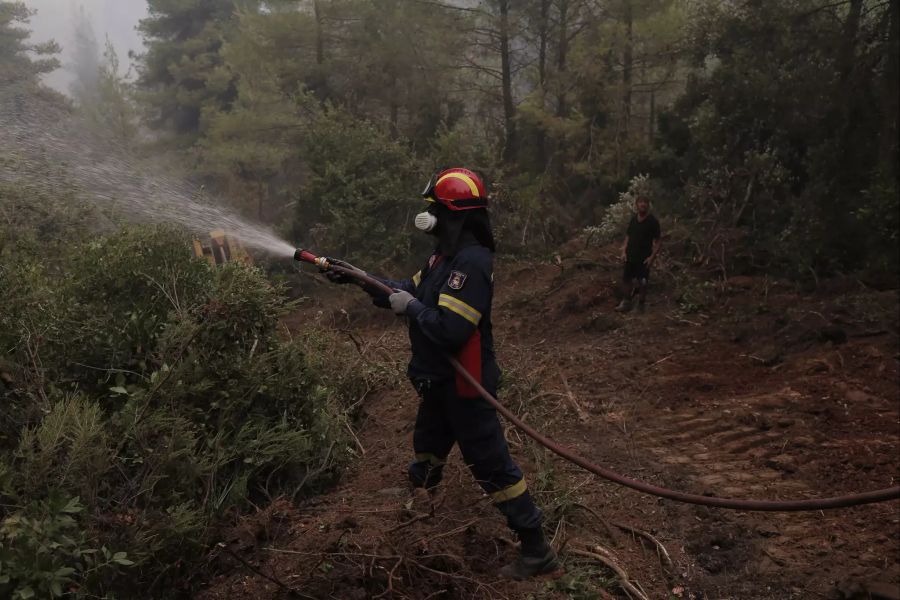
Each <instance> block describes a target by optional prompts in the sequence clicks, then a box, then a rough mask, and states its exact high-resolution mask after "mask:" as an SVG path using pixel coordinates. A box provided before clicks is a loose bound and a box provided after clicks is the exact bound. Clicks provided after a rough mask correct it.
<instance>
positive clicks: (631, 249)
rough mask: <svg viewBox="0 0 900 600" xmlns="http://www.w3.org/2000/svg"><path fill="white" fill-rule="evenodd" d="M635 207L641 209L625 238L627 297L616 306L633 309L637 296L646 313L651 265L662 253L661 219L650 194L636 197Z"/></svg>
mask: <svg viewBox="0 0 900 600" xmlns="http://www.w3.org/2000/svg"><path fill="white" fill-rule="evenodd" d="M634 207H635V210H636V211H637V212H636V214H635V215H634V216H632V217H631V221H629V223H628V231H627V233H626V234H625V241H624V242H622V259H623V260H624V261H625V271H624V273H623V274H622V292H623V294H624V296H623V298H622V301H621V302H620V303H619V305H618V306H616V310H617V311H618V312H628V311H630V310H631V307H632V302H633V300H634V297H635V296H637V297H638V310H640V311H641V312H643V310H644V303H645V302H646V300H647V281H648V280H649V279H650V267H651V266H653V262H654V261H655V260H656V256H657V255H658V254H659V247H660V237H661V231H660V227H659V221H658V220H657V219H656V217H654V216H653V215H652V214H650V200H649V199H648V198H647V196H646V194H639V195H638V196H636V197H635V200H634Z"/></svg>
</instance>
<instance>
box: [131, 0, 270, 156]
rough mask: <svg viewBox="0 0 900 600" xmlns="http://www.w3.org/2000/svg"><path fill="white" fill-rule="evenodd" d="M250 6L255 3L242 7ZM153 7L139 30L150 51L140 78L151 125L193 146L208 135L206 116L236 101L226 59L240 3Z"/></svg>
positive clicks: (203, 1)
mask: <svg viewBox="0 0 900 600" xmlns="http://www.w3.org/2000/svg"><path fill="white" fill-rule="evenodd" d="M248 4H249V5H250V6H253V5H254V4H255V3H254V2H252V1H251V2H244V3H242V5H244V6H245V5H248ZM148 7H149V12H150V16H149V17H148V18H146V19H144V20H142V21H141V23H140V26H139V30H140V31H141V32H142V33H143V35H144V40H145V44H146V45H147V52H146V54H144V55H143V56H142V57H141V64H140V69H139V79H138V85H139V87H140V89H141V90H142V99H143V103H144V105H145V107H146V112H147V114H146V117H147V122H148V124H149V125H150V126H151V127H154V128H157V129H161V130H168V131H171V132H173V133H175V134H176V136H178V140H179V141H180V142H182V143H183V144H185V145H190V144H192V143H193V142H194V141H195V140H196V139H197V136H198V134H199V133H201V131H202V130H203V127H204V122H203V116H204V113H205V112H208V111H213V110H222V109H227V108H228V107H229V106H230V105H231V103H232V102H233V101H234V98H235V94H236V89H235V85H234V81H232V80H231V79H230V78H228V77H227V76H223V75H224V74H223V71H222V62H223V61H222V55H221V50H222V46H223V44H224V43H225V41H226V40H227V39H228V37H229V36H230V35H231V34H232V32H233V31H234V28H235V24H236V17H235V2H234V1H233V0H148Z"/></svg>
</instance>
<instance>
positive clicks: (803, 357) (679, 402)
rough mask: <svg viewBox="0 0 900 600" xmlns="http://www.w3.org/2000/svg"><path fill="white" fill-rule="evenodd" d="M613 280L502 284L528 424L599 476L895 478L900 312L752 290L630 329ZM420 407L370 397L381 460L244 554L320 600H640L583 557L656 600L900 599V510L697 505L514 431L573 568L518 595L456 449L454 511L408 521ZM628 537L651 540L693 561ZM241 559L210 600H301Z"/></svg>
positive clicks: (547, 268) (852, 482) (884, 299)
mask: <svg viewBox="0 0 900 600" xmlns="http://www.w3.org/2000/svg"><path fill="white" fill-rule="evenodd" d="M614 278H615V273H614V271H612V270H608V271H606V270H600V272H599V273H597V272H592V271H586V270H584V269H579V268H577V266H576V267H572V268H568V269H565V270H561V269H560V268H559V267H558V266H552V265H537V266H535V265H506V266H505V269H504V270H503V271H502V274H501V275H500V276H499V277H498V282H497V285H498V289H499V290H500V292H499V294H498V298H497V300H496V301H495V313H496V315H497V316H496V317H495V323H496V335H497V339H498V347H499V355H500V359H501V362H502V365H503V367H504V369H505V371H506V375H507V388H506V390H504V391H503V394H502V399H503V400H504V401H505V402H506V403H507V405H508V406H510V407H511V408H512V409H513V410H515V411H516V412H518V413H519V414H520V415H522V416H524V417H525V418H526V420H527V421H529V422H530V423H532V424H534V425H536V426H538V428H539V429H542V430H544V431H546V432H548V433H549V434H550V435H551V436H552V437H554V438H556V439H557V440H558V441H560V442H563V443H565V444H567V445H569V446H572V447H574V448H575V449H577V450H578V451H579V452H581V453H582V454H584V455H585V456H587V457H589V458H591V459H593V460H594V461H596V462H600V463H602V464H606V465H608V466H610V467H612V468H614V469H616V470H618V471H620V472H622V473H625V474H627V475H630V476H632V477H636V478H641V479H645V480H647V481H650V482H653V483H658V484H663V485H668V486H671V487H674V488H676V489H682V490H686V491H694V492H699V493H709V494H715V495H721V496H732V497H747V498H784V499H786V498H806V497H820V496H830V495H837V494H841V493H847V492H853V491H862V490H867V489H873V488H880V487H886V486H888V485H892V484H893V483H894V482H895V481H896V477H897V475H898V473H900V460H898V455H900V453H898V452H897V450H898V447H900V420H898V419H900V393H898V387H897V380H898V379H897V378H898V374H900V353H898V345H897V344H898V337H897V334H898V324H897V296H896V293H894V292H873V291H870V292H866V293H859V292H853V293H850V294H847V293H843V294H828V293H822V294H819V295H818V296H815V297H805V298H801V297H799V296H798V295H797V294H796V293H794V292H793V291H791V290H789V289H788V288H787V287H785V286H778V285H774V286H773V285H771V284H770V282H768V281H756V280H748V279H746V278H744V279H743V280H740V281H737V282H735V284H734V285H732V286H731V287H730V288H722V289H720V290H719V291H718V294H717V297H716V302H715V308H714V309H712V310H709V311H707V312H706V313H705V314H704V313H703V312H701V313H699V314H687V315H684V314H682V313H680V312H679V311H678V310H676V309H677V305H676V303H675V302H674V301H673V300H672V299H671V298H669V297H667V296H666V289H667V288H666V286H665V285H663V286H661V290H659V291H657V294H656V295H655V296H654V297H652V304H651V306H650V307H649V309H648V311H647V313H646V314H644V315H636V314H633V315H632V314H629V315H625V316H621V315H617V314H614V313H613V312H612V311H611V308H612V306H613V305H614V303H615V300H614V298H613V297H612V295H611V282H612V281H613V280H614ZM353 302H356V300H354V301H353ZM349 306H352V307H353V308H352V309H351V310H350V312H349V314H348V313H344V314H343V315H342V318H343V319H345V320H349V321H350V322H351V323H353V322H354V320H361V321H363V320H364V321H365V327H364V328H363V329H362V330H361V331H362V332H363V333H362V335H363V337H364V338H365V339H368V340H370V341H374V340H376V339H377V340H378V342H377V343H378V344H379V345H380V346H381V347H382V349H383V350H385V351H386V352H382V353H381V354H400V355H401V357H402V356H405V354H404V353H405V348H406V345H405V344H406V342H405V339H404V332H403V330H402V329H401V328H400V327H399V326H398V325H397V324H395V323H393V322H392V320H391V319H390V316H387V317H385V316H380V317H378V318H377V319H375V321H374V322H373V321H372V319H371V318H370V317H366V316H364V315H368V312H367V311H368V307H367V305H366V302H365V301H364V300H361V301H359V302H358V304H351V305H349ZM318 310H320V307H318V306H313V307H311V308H308V309H306V312H305V314H309V312H310V311H318ZM385 329H387V331H388V334H387V335H384V331H385ZM415 407H416V400H415V397H414V396H413V394H412V393H411V392H410V391H409V390H408V389H407V388H406V386H404V385H402V384H401V385H399V386H397V387H396V388H393V389H388V390H383V391H381V392H379V393H377V394H376V395H374V396H372V397H370V398H368V399H367V400H366V402H365V405H364V410H365V418H364V420H363V421H362V422H361V423H360V424H359V431H358V432H357V435H358V438H359V445H360V446H361V448H362V449H364V450H365V452H364V453H363V452H362V450H360V452H359V454H360V455H359V457H358V461H357V463H356V465H355V467H354V468H352V469H350V471H349V472H348V473H347V475H346V476H345V477H344V478H343V480H342V483H341V484H340V485H339V486H338V487H337V488H336V489H334V490H332V491H330V492H329V493H327V494H325V495H323V496H321V497H319V498H317V499H316V500H315V501H314V502H311V503H308V504H305V505H302V506H291V505H289V504H287V503H283V502H281V503H276V504H275V505H274V506H273V507H271V508H269V509H267V510H265V511H263V512H261V513H260V514H259V515H256V516H255V517H254V518H252V519H248V520H247V521H245V522H244V523H242V527H241V528H239V530H238V531H237V532H236V533H235V535H234V539H233V540H232V541H231V544H230V546H229V549H230V551H231V552H233V553H234V554H236V555H237V556H240V557H242V558H243V559H244V560H247V561H248V562H249V563H250V564H251V565H252V566H253V567H254V568H256V569H258V570H259V571H261V572H263V573H265V574H267V575H270V576H273V577H274V578H275V579H278V580H279V581H280V582H282V583H283V584H284V585H287V586H289V587H292V588H294V589H296V590H298V591H300V592H302V594H304V595H305V596H306V597H312V598H339V599H343V598H373V597H387V598H390V597H393V598H421V599H424V598H470V597H480V598H526V597H530V598H534V599H539V598H548V599H549V598H578V599H581V598H584V599H587V598H608V597H623V598H624V597H627V596H626V595H625V593H624V592H623V586H622V584H621V581H620V578H619V577H616V576H615V575H614V574H613V572H612V571H611V570H610V569H608V568H606V567H603V566H601V565H600V564H599V563H598V562H596V561H591V560H585V559H583V557H582V556H576V553H574V552H568V553H567V552H566V551H567V550H581V551H584V550H587V551H592V552H595V553H601V554H603V553H606V552H608V554H607V556H611V557H612V559H613V561H614V562H616V563H618V564H619V565H620V566H621V567H623V568H624V569H625V570H626V571H627V573H628V577H629V579H631V580H632V581H633V582H635V585H637V586H639V587H640V588H641V589H643V590H644V591H645V592H646V594H647V597H648V598H666V599H671V598H696V599H700V598H703V599H710V600H712V599H730V598H734V599H739V598H740V599H760V600H763V599H765V600H775V599H787V598H796V599H798V600H799V599H802V598H833V599H835V600H838V599H841V598H845V599H849V598H869V597H872V598H879V597H883V598H891V597H896V596H897V595H898V594H897V592H896V590H897V589H898V587H900V559H898V556H900V538H898V535H897V533H898V531H900V512H898V503H897V502H892V503H887V504H881V505H873V506H865V507H858V508H853V509H848V510H840V511H830V512H824V513H823V512H815V513H793V514H778V513H776V514H760V513H744V512H732V511H724V510H711V509H706V508H702V507H693V506H687V505H681V504H677V503H674V502H670V501H666V500H659V499H656V498H652V497H648V496H644V495H640V494H638V493H636V492H632V491H630V490H625V489H622V488H620V487H617V486H614V485H612V484H609V483H606V482H604V481H601V480H598V479H597V478H595V477H593V476H590V475H588V474H586V473H584V472H582V471H580V470H579V469H577V468H576V467H574V466H572V465H569V464H567V463H564V462H561V461H560V460H558V459H556V458H555V457H553V458H552V457H551V456H550V455H549V454H548V453H547V452H545V451H542V450H541V449H539V448H537V447H536V446H535V445H534V444H532V443H530V442H528V441H526V440H524V439H522V438H521V437H520V436H519V435H518V434H517V433H516V432H515V431H514V430H512V429H510V430H508V439H509V440H510V444H511V446H512V448H513V452H514V454H515V455H516V457H517V459H518V460H520V462H521V463H522V464H523V468H524V469H525V471H526V477H527V479H528V481H529V487H530V488H531V489H532V491H533V492H534V493H535V495H536V497H537V498H538V500H539V502H540V503H541V504H542V506H543V507H544V509H545V512H546V513H547V519H548V528H549V530H550V531H551V533H552V535H554V539H555V543H556V545H557V546H558V547H561V548H562V549H563V553H564V554H567V562H566V573H565V575H563V576H561V577H557V578H552V579H545V580H541V581H536V582H527V583H522V584H513V583H509V582H504V581H499V580H498V579H497V577H496V576H495V575H494V574H495V573H496V570H497V569H498V568H499V566H500V565H502V564H503V563H504V562H505V561H506V560H509V559H510V558H511V557H512V556H513V553H514V549H513V548H512V547H511V544H510V540H509V539H508V538H509V534H508V532H506V531H505V529H504V527H503V526H502V520H501V519H500V518H499V515H497V514H496V513H495V511H494V510H493V508H492V507H491V506H490V504H489V502H488V501H487V500H486V499H485V498H484V497H483V495H482V494H481V492H480V489H479V488H478V487H477V486H476V485H475V484H474V482H473V481H472V480H471V477H470V476H469V474H468V472H467V471H466V470H465V468H464V466H463V465H462V464H461V463H460V460H459V457H458V454H457V453H456V452H455V451H454V454H453V455H452V456H451V461H450V465H449V467H448V473H447V477H446V483H447V485H446V486H445V489H446V493H445V495H444V499H443V501H442V503H441V504H440V506H438V507H437V509H436V511H435V514H434V515H433V516H429V515H426V514H424V512H421V511H420V510H419V509H420V507H419V506H415V505H414V506H411V507H410V509H409V510H408V509H407V508H406V506H405V505H406V502H407V500H408V496H407V492H406V484H405V474H404V470H405V465H406V461H407V460H408V457H409V453H410V450H409V444H410V441H409V440H410V438H411V424H412V420H413V416H414V414H415ZM621 526H630V527H634V528H637V529H639V530H641V531H644V532H647V533H650V534H652V535H653V537H654V538H655V539H656V540H658V541H659V542H660V543H661V544H662V545H663V547H664V548H665V549H666V550H667V551H668V553H669V554H670V555H671V559H672V562H673V564H672V565H671V566H669V565H668V564H667V563H666V561H665V560H664V557H662V556H661V554H660V551H659V549H658V548H657V547H656V546H655V545H654V544H653V543H651V542H650V541H649V538H645V537H644V538H642V537H640V536H639V535H637V534H635V533H633V532H629V531H628V530H627V529H625V528H623V527H621ZM598 546H600V548H599V549H598V548H597V547H598ZM267 548H268V549H267ZM271 548H274V549H276V550H272V549H271ZM222 560H223V561H224V562H223V564H230V565H231V566H232V567H233V568H234V569H235V570H233V571H231V572H228V573H223V575H222V576H221V577H220V578H219V579H217V580H216V581H214V582H212V585H211V587H210V589H209V590H208V591H207V592H206V593H205V594H204V595H203V597H204V598H233V597H236V596H237V595H238V594H240V595H243V596H245V597H252V598H278V597H282V596H284V595H285V592H284V590H283V589H281V588H280V587H279V586H278V585H276V584H275V583H272V582H270V581H268V580H266V579H264V578H263V577H260V576H259V575H257V574H254V573H253V572H251V571H250V570H249V569H248V568H247V567H240V566H239V565H238V562H237V559H234V558H233V556H230V555H227V554H225V555H223V556H222ZM879 593H881V594H882V596H879V595H878V594H879ZM891 594H894V596H892V595H891Z"/></svg>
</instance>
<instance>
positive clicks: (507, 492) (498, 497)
mask: <svg viewBox="0 0 900 600" xmlns="http://www.w3.org/2000/svg"><path fill="white" fill-rule="evenodd" d="M527 489H528V486H527V485H525V479H524V478H523V479H520V480H519V481H518V482H517V483H514V484H512V485H511V486H509V487H508V488H506V489H503V490H500V491H499V492H492V493H491V500H493V501H494V504H499V503H501V502H506V501H507V500H512V499H513V498H518V497H519V496H521V495H522V494H524V493H525V490H527Z"/></svg>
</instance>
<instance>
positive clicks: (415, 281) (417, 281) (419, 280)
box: [412, 271, 422, 287]
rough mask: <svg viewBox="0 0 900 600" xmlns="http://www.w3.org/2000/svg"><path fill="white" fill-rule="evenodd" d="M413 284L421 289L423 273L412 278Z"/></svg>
mask: <svg viewBox="0 0 900 600" xmlns="http://www.w3.org/2000/svg"><path fill="white" fill-rule="evenodd" d="M412 282H413V285H414V286H416V287H419V284H420V283H422V271H419V272H418V273H416V274H415V275H413V276H412Z"/></svg>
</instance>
